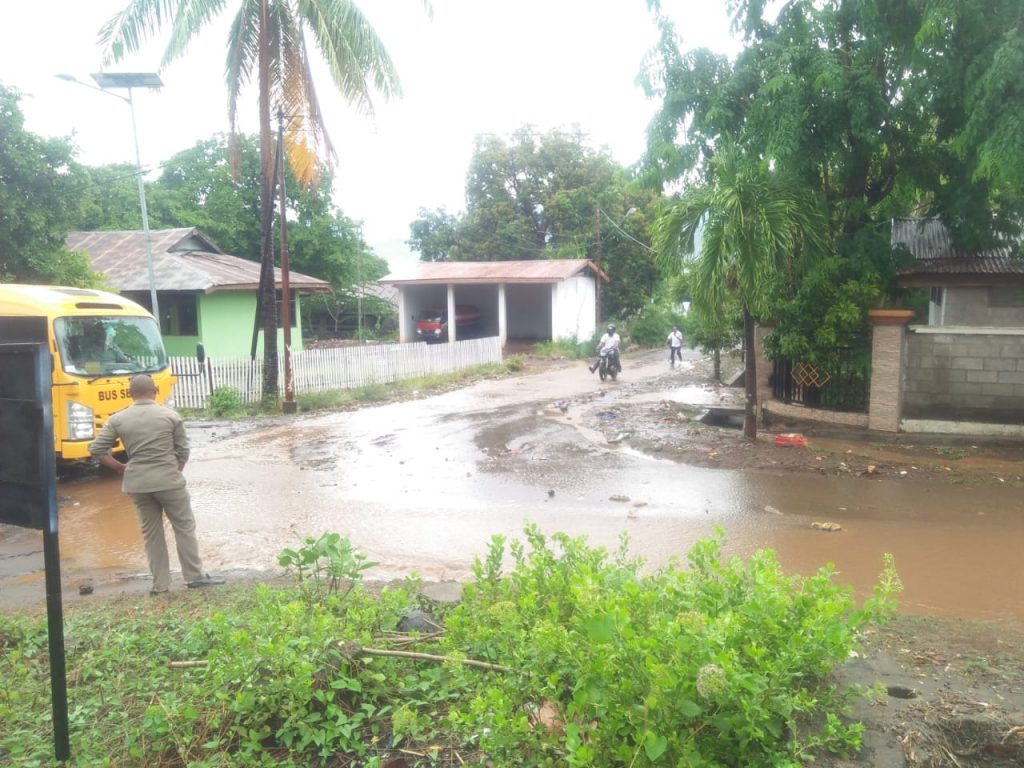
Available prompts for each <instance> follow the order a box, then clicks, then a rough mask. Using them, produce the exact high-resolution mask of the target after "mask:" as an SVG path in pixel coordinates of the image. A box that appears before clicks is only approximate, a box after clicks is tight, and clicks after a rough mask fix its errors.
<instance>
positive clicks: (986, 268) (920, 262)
mask: <svg viewBox="0 0 1024 768" xmlns="http://www.w3.org/2000/svg"><path fill="white" fill-rule="evenodd" d="M891 243H892V245H893V246H894V247H895V246H897V245H902V246H904V247H905V248H906V249H907V251H909V253H910V255H911V256H913V257H914V263H913V264H908V265H906V266H903V267H900V268H899V269H897V270H896V274H897V275H898V276H901V277H902V276H909V275H915V276H921V275H996V276H997V275H1024V259H1022V258H1019V257H1018V256H1017V248H1016V246H1013V245H1004V246H1001V247H999V248H991V249H989V250H985V251H976V252H969V251H964V250H961V249H958V248H956V247H955V246H954V244H953V238H952V236H951V235H950V232H949V230H948V229H947V228H946V227H945V225H944V224H943V223H942V222H941V221H939V220H938V219H935V218H929V219H893V222H892V235H891Z"/></svg>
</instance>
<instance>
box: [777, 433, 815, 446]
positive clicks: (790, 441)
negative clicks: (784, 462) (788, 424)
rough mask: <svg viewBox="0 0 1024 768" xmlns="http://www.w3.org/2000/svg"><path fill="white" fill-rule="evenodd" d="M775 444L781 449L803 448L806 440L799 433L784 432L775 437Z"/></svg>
mask: <svg viewBox="0 0 1024 768" xmlns="http://www.w3.org/2000/svg"><path fill="white" fill-rule="evenodd" d="M775 444H776V445H777V446H780V447H783V448H804V447H805V446H806V445H807V438H806V437H804V436H803V435H801V434H800V433H799V432H786V433H783V434H781V435H776V436H775Z"/></svg>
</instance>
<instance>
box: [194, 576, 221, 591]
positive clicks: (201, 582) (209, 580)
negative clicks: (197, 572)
mask: <svg viewBox="0 0 1024 768" xmlns="http://www.w3.org/2000/svg"><path fill="white" fill-rule="evenodd" d="M224 583H225V582H224V579H215V578H214V577H213V576H211V575H210V574H208V573H207V574H206V575H204V576H202V577H200V578H198V579H196V580H195V581H190V582H188V583H187V584H186V585H185V586H186V587H188V588H189V589H198V588H199V587H216V586H217V585H218V584H224Z"/></svg>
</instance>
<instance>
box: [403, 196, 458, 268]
mask: <svg viewBox="0 0 1024 768" xmlns="http://www.w3.org/2000/svg"><path fill="white" fill-rule="evenodd" d="M458 227H459V217H458V216H455V215H453V214H450V213H448V211H446V210H445V209H444V208H437V209H436V210H433V211H430V210H427V209H426V208H420V209H419V211H418V212H417V215H416V219H415V221H413V222H412V224H410V225H409V239H408V240H407V241H406V244H407V245H408V246H409V247H410V248H412V250H414V251H416V252H418V253H419V255H420V260H421V261H447V260H448V257H449V255H450V254H451V253H452V251H453V250H454V249H455V244H456V238H457V236H458Z"/></svg>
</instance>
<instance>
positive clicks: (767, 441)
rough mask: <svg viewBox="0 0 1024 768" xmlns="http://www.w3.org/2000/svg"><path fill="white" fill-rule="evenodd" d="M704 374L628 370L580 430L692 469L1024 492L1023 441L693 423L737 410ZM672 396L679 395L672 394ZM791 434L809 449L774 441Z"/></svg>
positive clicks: (732, 397)
mask: <svg viewBox="0 0 1024 768" xmlns="http://www.w3.org/2000/svg"><path fill="white" fill-rule="evenodd" d="M724 367H725V372H726V373H727V374H728V373H729V372H730V369H731V368H734V367H735V363H731V361H727V362H726V364H725V366H724ZM711 373H712V371H711V363H710V361H707V360H701V361H698V362H695V363H692V364H691V365H690V366H687V367H686V368H684V369H682V370H677V371H671V372H668V371H666V373H665V374H664V375H662V376H657V377H655V378H650V379H645V380H642V381H639V382H635V383H628V373H627V374H626V375H625V376H624V380H623V382H622V383H621V384H620V387H621V388H622V390H623V391H622V392H620V393H619V395H618V397H616V399H615V400H614V401H613V402H608V403H605V402H601V401H597V402H592V403H591V404H590V405H591V407H590V408H589V409H588V410H587V411H586V414H585V417H584V418H585V424H586V425H587V426H588V427H590V428H592V429H595V430H598V431H599V432H601V433H602V434H603V435H604V436H605V438H606V439H607V440H608V441H611V442H623V441H625V442H628V444H629V445H630V446H631V447H632V448H635V449H637V450H640V451H643V452H645V453H649V454H651V455H656V456H658V457H660V458H665V459H672V460H674V461H678V462H680V463H683V464H691V465H694V466H701V467H720V468H723V469H740V470H766V471H772V472H781V473H785V472H808V473H815V474H821V475H853V476H863V477H864V478H865V479H867V480H871V479H878V478H882V477H893V478H899V479H905V480H915V481H923V482H940V483H950V484H972V485H995V484H999V485H1002V484H1010V485H1012V486H1018V487H1022V488H1024V440H1007V439H1001V440H1000V439H993V438H983V437H964V436H944V435H903V434H895V435H886V434H880V433H877V432H869V431H868V430H866V429H856V428H842V427H837V426H834V425H825V424H820V423H816V422H810V421H799V420H795V419H779V418H776V419H774V420H773V422H772V423H771V425H770V426H767V427H764V426H761V427H759V431H758V437H757V440H756V441H750V440H747V439H746V438H744V437H743V435H742V432H741V430H740V429H738V428H728V427H722V426H709V425H707V424H704V423H702V422H701V421H700V420H699V419H700V417H701V416H702V415H703V414H704V413H705V412H706V410H707V409H708V407H718V408H721V409H722V410H723V411H725V410H726V409H729V408H735V409H739V408H740V407H741V405H742V392H741V391H740V390H739V389H738V388H735V387H726V386H724V385H722V384H720V383H718V382H716V381H715V380H714V379H713V378H712V376H711ZM723 378H725V377H724V376H723ZM674 393H681V394H680V395H679V398H677V397H676V396H675V394H674ZM694 394H697V395H698V397H696V398H695V397H693V395H694ZM680 399H681V400H694V399H697V400H701V401H702V404H698V405H690V404H687V403H686V402H681V401H680ZM737 424H738V422H737ZM789 433H797V434H800V435H802V436H803V437H804V438H806V440H807V445H806V446H803V447H780V446H777V445H775V442H774V441H775V437H776V436H777V435H779V434H789Z"/></svg>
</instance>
